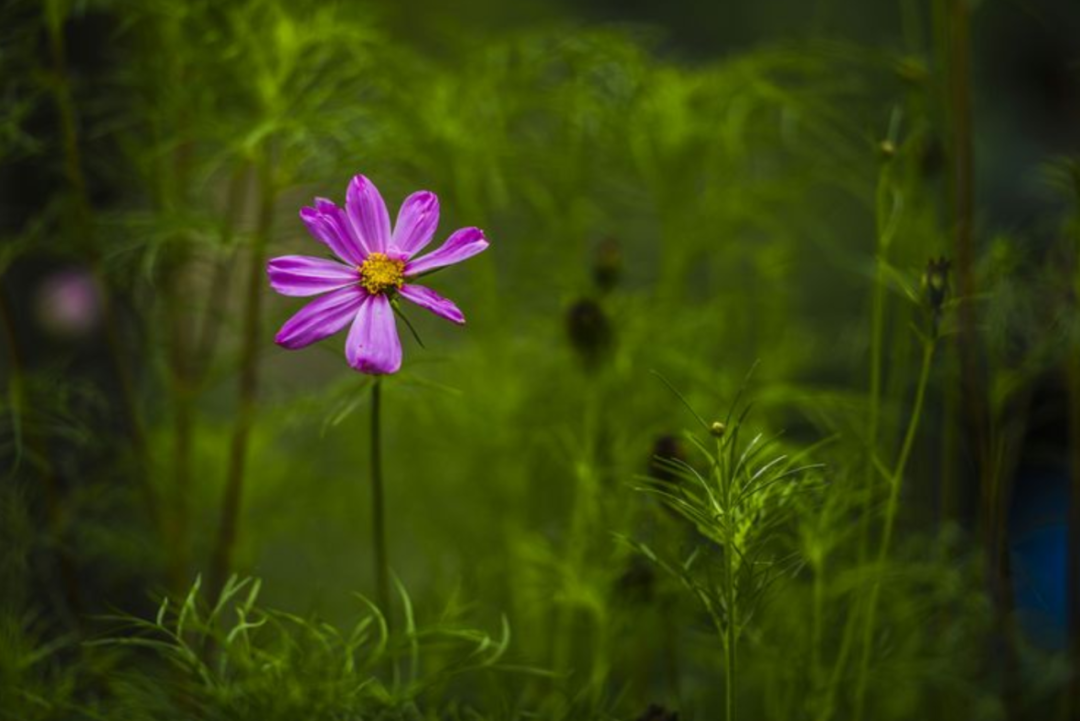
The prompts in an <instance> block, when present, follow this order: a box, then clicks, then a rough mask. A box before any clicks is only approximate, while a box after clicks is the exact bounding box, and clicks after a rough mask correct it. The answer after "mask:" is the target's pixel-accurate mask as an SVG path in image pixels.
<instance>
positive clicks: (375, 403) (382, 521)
mask: <svg viewBox="0 0 1080 721" xmlns="http://www.w3.org/2000/svg"><path fill="white" fill-rule="evenodd" d="M371 528H372V534H373V537H372V548H373V549H374V552H375V591H376V594H377V598H378V600H379V610H381V611H382V613H383V616H385V617H386V621H387V624H388V625H389V623H390V561H389V555H388V553H387V548H386V497H385V494H384V492H383V472H382V379H381V378H380V377H379V376H376V377H375V382H374V383H372V384H371Z"/></svg>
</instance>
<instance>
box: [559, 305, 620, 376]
mask: <svg viewBox="0 0 1080 721" xmlns="http://www.w3.org/2000/svg"><path fill="white" fill-rule="evenodd" d="M566 331H567V335H568V336H569V338H570V345H571V346H573V348H574V350H575V351H577V354H578V357H579V358H581V362H582V363H583V364H584V365H585V367H586V368H588V369H592V368H595V367H596V365H597V364H598V363H599V362H600V361H601V360H602V359H603V357H604V356H605V355H606V354H607V352H608V350H609V349H610V347H611V340H612V331H611V323H610V321H608V317H607V314H606V313H604V309H603V308H601V307H600V304H599V303H597V302H596V301H595V300H592V299H591V298H583V299H581V300H579V301H577V302H576V303H574V304H573V305H572V306H570V310H569V311H568V312H567V314H566Z"/></svg>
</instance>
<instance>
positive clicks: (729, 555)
mask: <svg viewBox="0 0 1080 721" xmlns="http://www.w3.org/2000/svg"><path fill="white" fill-rule="evenodd" d="M716 451H717V458H718V459H723V458H724V455H725V454H724V443H723V441H720V440H718V441H717V442H716ZM719 468H723V469H725V470H724V471H721V479H720V480H721V495H722V497H723V499H724V500H723V503H724V529H725V536H726V539H725V540H726V541H727V548H725V549H724V594H725V601H724V603H725V605H726V606H727V618H726V619H725V627H724V639H725V640H724V650H725V651H726V656H727V659H726V663H725V664H724V680H725V684H724V687H725V688H724V691H725V694H724V702H725V703H724V705H725V716H724V717H725V718H726V719H727V721H735V670H736V666H735V663H736V655H735V653H736V645H737V643H738V634H739V625H738V623H739V622H738V614H737V613H736V609H735V604H736V602H737V600H736V597H735V572H736V569H735V523H734V520H735V519H734V517H733V515H732V511H733V510H734V509H733V508H732V500H733V498H734V497H735V493H734V488H733V486H734V484H735V478H734V477H733V475H732V474H733V472H734V469H732V468H731V467H730V466H725V465H721V466H719V467H718V469H719Z"/></svg>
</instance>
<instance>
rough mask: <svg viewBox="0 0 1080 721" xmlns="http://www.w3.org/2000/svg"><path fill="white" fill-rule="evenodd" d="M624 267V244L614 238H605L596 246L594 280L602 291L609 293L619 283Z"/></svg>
mask: <svg viewBox="0 0 1080 721" xmlns="http://www.w3.org/2000/svg"><path fill="white" fill-rule="evenodd" d="M622 269H623V256H622V246H621V245H620V244H619V241H617V240H615V239H614V238H604V240H602V241H600V245H599V246H597V248H596V256H595V259H594V262H593V281H595V282H596V287H597V288H599V289H600V292H601V293H607V292H609V291H610V290H612V289H613V288H614V287H615V286H616V285H618V284H619V279H620V278H621V277H622Z"/></svg>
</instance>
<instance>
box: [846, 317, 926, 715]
mask: <svg viewBox="0 0 1080 721" xmlns="http://www.w3.org/2000/svg"><path fill="white" fill-rule="evenodd" d="M936 345H937V341H936V338H934V337H932V338H929V339H926V340H925V341H924V342H923V355H922V366H921V370H920V371H919V382H918V385H917V386H916V388H915V401H914V403H913V405H912V408H911V417H910V419H909V420H908V426H907V431H906V432H905V433H904V442H903V445H902V446H901V448H900V455H899V457H898V458H897V460H896V466H895V467H894V469H893V472H892V473H891V474H890V476H889V499H888V501H887V502H886V505H885V526H884V528H883V530H882V532H881V543H880V545H879V546H878V553H877V563H876V567H877V572H878V573H881V570H882V569H883V568H884V566H885V562H886V561H887V560H888V556H889V547H890V545H891V544H892V536H893V529H894V528H895V525H896V517H897V515H898V511H899V510H900V489H901V486H902V485H903V479H904V470H905V469H906V468H907V462H908V459H909V458H910V457H911V451H912V448H914V446H915V437H916V434H917V431H918V428H919V419H920V418H921V417H922V410H923V401H924V400H925V398H926V387H927V385H928V383H929V380H930V369H931V367H932V365H933V364H932V361H933V358H934V347H935V346H936ZM880 594H881V582H880V581H876V582H875V583H874V585H873V587H872V588H871V589H870V597H869V599H868V600H867V609H866V615H865V616H864V622H863V633H862V655H861V657H860V659H859V671H858V674H857V677H856V678H857V680H856V685H855V712H854V714H853V716H852V718H854V719H855V720H856V721H860V720H861V719H862V718H863V709H864V707H865V702H866V685H867V679H868V676H869V673H870V658H871V656H872V655H873V645H874V644H873V641H874V626H875V625H876V621H877V607H878V600H879V597H880Z"/></svg>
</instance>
